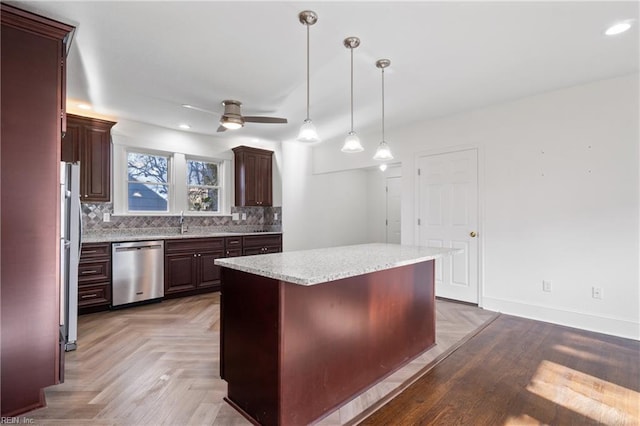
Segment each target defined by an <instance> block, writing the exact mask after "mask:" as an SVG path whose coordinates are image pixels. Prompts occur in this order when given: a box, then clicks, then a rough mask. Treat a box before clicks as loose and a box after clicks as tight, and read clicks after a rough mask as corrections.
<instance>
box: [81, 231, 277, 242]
mask: <svg viewBox="0 0 640 426" xmlns="http://www.w3.org/2000/svg"><path fill="white" fill-rule="evenodd" d="M279 234H282V232H280V231H273V232H272V231H267V232H264V231H257V232H211V233H188V232H187V233H184V234H148V235H147V234H104V235H99V234H98V235H91V234H89V235H83V236H82V242H83V243H115V242H124V241H147V240H149V241H151V240H179V239H186V238H220V237H243V236H247V235H279Z"/></svg>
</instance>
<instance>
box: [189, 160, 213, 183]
mask: <svg viewBox="0 0 640 426" xmlns="http://www.w3.org/2000/svg"><path fill="white" fill-rule="evenodd" d="M187 185H206V186H218V165H217V164H216V163H207V162H205V161H193V160H187Z"/></svg>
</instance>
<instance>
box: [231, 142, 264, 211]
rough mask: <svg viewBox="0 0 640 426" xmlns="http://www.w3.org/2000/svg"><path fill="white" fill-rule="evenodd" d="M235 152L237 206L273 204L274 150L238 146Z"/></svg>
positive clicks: (234, 149)
mask: <svg viewBox="0 0 640 426" xmlns="http://www.w3.org/2000/svg"><path fill="white" fill-rule="evenodd" d="M233 154H234V158H235V163H234V164H235V181H236V188H235V195H236V206H260V207H267V206H271V205H273V191H272V186H273V183H272V181H273V172H272V168H273V166H272V162H273V151H267V150H264V149H258V148H251V147H248V146H238V147H235V148H233Z"/></svg>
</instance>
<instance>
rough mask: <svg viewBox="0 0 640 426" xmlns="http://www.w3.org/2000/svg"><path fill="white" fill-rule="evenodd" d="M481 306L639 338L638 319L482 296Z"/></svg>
mask: <svg viewBox="0 0 640 426" xmlns="http://www.w3.org/2000/svg"><path fill="white" fill-rule="evenodd" d="M482 307H483V308H484V309H487V310H489V311H496V312H501V313H503V314H509V315H515V316H519V317H523V318H529V319H534V320H539V321H545V322H550V323H553V324H559V325H565V326H567V327H574V328H580V329H582V330H589V331H595V332H598V333H604V334H610V335H612V336H618V337H624V338H627V339H633V340H640V321H639V322H633V321H627V320H623V319H616V318H608V317H601V316H597V315H592V314H585V313H581V312H572V311H565V310H561V309H556V308H549V307H546V306H537V305H529V304H526V303H521V302H516V301H512V300H504V299H494V298H491V297H486V296H485V297H483V298H482Z"/></svg>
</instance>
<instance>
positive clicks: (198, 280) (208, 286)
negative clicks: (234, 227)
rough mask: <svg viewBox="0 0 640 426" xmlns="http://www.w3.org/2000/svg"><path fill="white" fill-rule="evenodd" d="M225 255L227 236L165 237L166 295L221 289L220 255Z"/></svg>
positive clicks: (174, 295)
mask: <svg viewBox="0 0 640 426" xmlns="http://www.w3.org/2000/svg"><path fill="white" fill-rule="evenodd" d="M220 257H225V239H224V238H185V239H180V240H167V241H165V262H164V268H165V269H164V294H165V297H178V296H187V295H191V294H198V293H205V292H209V291H217V290H220V267H219V266H216V265H214V261H215V259H217V258H220Z"/></svg>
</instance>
